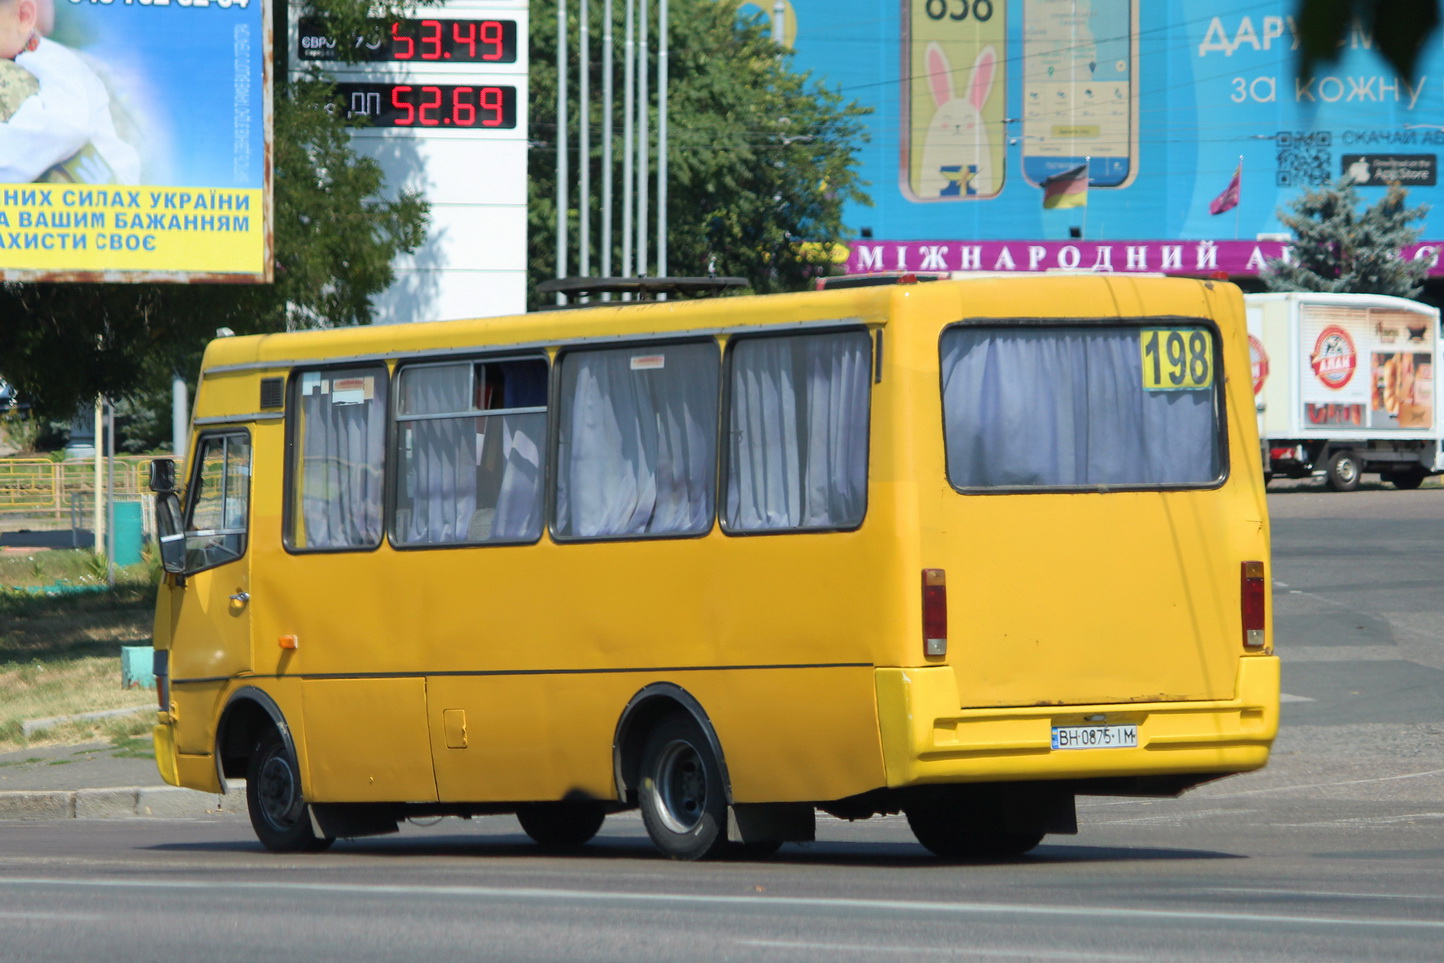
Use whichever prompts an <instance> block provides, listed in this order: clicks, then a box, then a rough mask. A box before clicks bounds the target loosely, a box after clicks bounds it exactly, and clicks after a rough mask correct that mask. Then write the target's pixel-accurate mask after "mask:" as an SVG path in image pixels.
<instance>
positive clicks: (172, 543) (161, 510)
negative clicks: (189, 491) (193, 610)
mask: <svg viewBox="0 0 1444 963" xmlns="http://www.w3.org/2000/svg"><path fill="white" fill-rule="evenodd" d="M154 478H155V475H154V472H153V471H152V475H151V479H152V485H154ZM155 534H156V541H158V542H159V543H160V564H161V568H163V569H165V570H166V571H167V572H169V573H171V574H172V575H180V574H181V573H182V572H184V571H185V567H186V533H185V525H184V523H183V522H182V521H181V504H180V496H179V495H177V494H176V493H175V492H173V491H169V492H157V493H156V496H155Z"/></svg>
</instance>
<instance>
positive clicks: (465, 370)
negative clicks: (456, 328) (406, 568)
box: [396, 364, 476, 545]
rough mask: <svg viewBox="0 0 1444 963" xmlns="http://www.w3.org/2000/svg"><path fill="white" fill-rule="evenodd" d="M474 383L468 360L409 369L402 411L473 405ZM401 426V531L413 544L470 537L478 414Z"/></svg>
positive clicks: (459, 408)
mask: <svg viewBox="0 0 1444 963" xmlns="http://www.w3.org/2000/svg"><path fill="white" fill-rule="evenodd" d="M471 386H472V382H471V366H470V365H469V364H457V365H438V366H435V367H430V366H428V367H420V368H411V369H408V370H406V371H405V372H403V374H402V378H401V411H402V412H404V413H405V414H442V413H447V412H465V411H470V410H471V408H472V398H471ZM397 427H398V430H399V432H400V440H401V460H402V464H401V484H400V490H399V491H398V493H397V499H396V507H397V529H398V531H397V536H396V537H398V538H399V539H400V541H401V542H402V544H408V545H409V544H425V543H437V542H461V541H466V540H467V527H468V525H470V523H471V516H472V513H473V512H474V511H475V510H476V419H474V418H435V419H426V420H423V421H403V422H401V423H399V424H398V426H397Z"/></svg>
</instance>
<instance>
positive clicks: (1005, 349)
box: [941, 319, 1223, 490]
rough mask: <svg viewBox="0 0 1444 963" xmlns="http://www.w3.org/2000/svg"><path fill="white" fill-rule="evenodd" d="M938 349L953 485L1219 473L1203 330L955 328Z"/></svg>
mask: <svg viewBox="0 0 1444 963" xmlns="http://www.w3.org/2000/svg"><path fill="white" fill-rule="evenodd" d="M941 353H942V391H943V433H944V440H945V443H946V446H947V466H948V479H949V480H950V481H951V482H952V485H953V487H954V488H957V489H960V490H977V489H1008V490H1020V489H1022V490H1033V489H1072V490H1078V489H1084V490H1087V489H1102V488H1132V489H1141V488H1158V487H1175V486H1182V487H1202V486H1210V485H1214V484H1216V483H1217V482H1218V481H1219V479H1220V478H1221V476H1222V473H1223V451H1222V446H1221V434H1220V423H1221V419H1220V405H1221V396H1220V393H1219V382H1220V380H1221V379H1220V378H1219V376H1218V375H1219V373H1218V365H1217V357H1218V352H1217V348H1216V338H1215V336H1214V333H1213V330H1212V329H1211V328H1209V327H1206V326H1204V325H1202V324H1198V323H1192V324H1190V323H1188V322H1181V323H1180V322H1178V321H1175V320H1173V319H1166V320H1162V319H1161V320H1160V321H1159V322H1158V323H1156V324H1143V325H1075V326H1063V325H1058V326H1035V325H1029V326H1026V327H1024V326H1006V327H1004V326H988V325H971V324H969V325H956V326H954V327H951V328H949V329H948V330H946V331H945V332H943V336H942V343H941Z"/></svg>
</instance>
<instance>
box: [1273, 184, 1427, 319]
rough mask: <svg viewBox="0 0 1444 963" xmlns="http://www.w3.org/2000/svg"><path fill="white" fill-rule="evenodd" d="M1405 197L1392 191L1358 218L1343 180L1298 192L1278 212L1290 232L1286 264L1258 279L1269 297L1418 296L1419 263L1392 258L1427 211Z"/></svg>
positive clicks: (1422, 266) (1414, 235) (1423, 264)
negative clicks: (1313, 293)
mask: <svg viewBox="0 0 1444 963" xmlns="http://www.w3.org/2000/svg"><path fill="white" fill-rule="evenodd" d="M1407 199H1408V192H1407V191H1406V190H1405V189H1404V188H1402V187H1400V186H1399V185H1397V184H1395V185H1392V186H1391V187H1389V189H1388V190H1387V192H1385V194H1384V196H1383V197H1382V198H1381V199H1380V200H1379V202H1378V203H1377V204H1374V205H1373V206H1371V207H1368V208H1365V209H1364V210H1363V211H1362V212H1360V211H1359V203H1360V200H1359V194H1358V192H1357V191H1356V190H1355V189H1354V181H1353V179H1352V178H1350V177H1349V176H1348V175H1347V174H1346V175H1344V176H1343V177H1341V178H1339V180H1337V181H1335V182H1334V183H1333V184H1327V185H1324V186H1322V187H1318V188H1315V189H1313V190H1307V191H1305V192H1304V193H1303V194H1302V195H1301V196H1300V197H1298V198H1297V199H1295V200H1294V201H1293V202H1292V203H1291V204H1290V205H1289V206H1290V208H1291V211H1279V215H1278V216H1279V220H1280V221H1282V222H1283V223H1284V226H1286V227H1287V228H1288V229H1289V230H1290V231H1292V232H1293V235H1294V240H1293V251H1292V254H1291V256H1290V257H1289V259H1288V261H1283V260H1271V261H1269V263H1268V265H1267V266H1266V267H1265V268H1264V272H1263V280H1264V283H1265V284H1267V285H1268V287H1269V290H1271V291H1337V292H1351V293H1355V294H1392V295H1395V296H1397V297H1401V298H1412V297H1415V296H1417V295H1418V294H1419V292H1420V291H1421V290H1422V289H1423V280H1424V277H1425V275H1426V274H1428V271H1429V264H1428V262H1427V261H1414V260H1405V259H1404V258H1403V257H1401V256H1400V251H1401V250H1402V249H1403V248H1404V247H1405V246H1406V245H1409V244H1412V243H1413V242H1414V241H1416V240H1418V238H1419V229H1418V228H1417V227H1411V226H1410V224H1411V223H1412V222H1414V221H1421V220H1423V218H1424V216H1425V214H1427V213H1428V211H1429V206H1428V205H1427V204H1424V205H1420V206H1419V207H1409V206H1407V204H1406V203H1405V202H1406V201H1407Z"/></svg>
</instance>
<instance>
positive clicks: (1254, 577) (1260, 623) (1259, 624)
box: [1240, 562, 1268, 649]
mask: <svg viewBox="0 0 1444 963" xmlns="http://www.w3.org/2000/svg"><path fill="white" fill-rule="evenodd" d="M1242 581H1243V584H1242V587H1241V598H1240V605H1241V606H1242V610H1243V647H1244V648H1246V649H1261V648H1263V645H1264V600H1265V599H1266V598H1267V597H1268V596H1267V591H1266V590H1267V586H1266V585H1265V584H1264V563H1263V562H1244V563H1243V580H1242Z"/></svg>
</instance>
